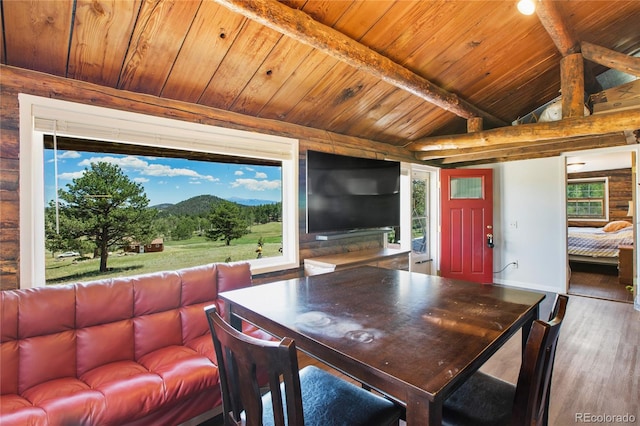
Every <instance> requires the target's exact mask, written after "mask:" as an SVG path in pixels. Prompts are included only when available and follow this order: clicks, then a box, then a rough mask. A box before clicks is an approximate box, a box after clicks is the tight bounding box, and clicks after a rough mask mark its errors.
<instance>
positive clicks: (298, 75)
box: [258, 50, 339, 121]
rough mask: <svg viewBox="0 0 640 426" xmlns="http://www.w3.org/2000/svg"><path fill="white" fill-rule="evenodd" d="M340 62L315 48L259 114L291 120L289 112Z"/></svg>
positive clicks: (264, 116)
mask: <svg viewBox="0 0 640 426" xmlns="http://www.w3.org/2000/svg"><path fill="white" fill-rule="evenodd" d="M338 64H339V62H338V61H336V60H335V59H333V58H332V57H330V56H327V55H325V54H323V53H320V52H318V51H315V50H313V51H312V52H311V53H310V54H309V56H307V58H305V60H304V61H303V62H302V64H300V66H299V67H298V68H297V69H296V70H295V71H294V72H293V74H291V75H290V76H289V79H288V80H287V81H286V82H285V83H284V84H283V85H282V86H281V87H280V88H279V89H278V91H277V92H276V93H275V94H274V95H273V97H272V98H271V99H270V100H269V103H268V104H267V105H265V107H264V108H263V109H262V110H261V111H260V112H259V114H258V116H259V117H263V118H272V119H276V120H285V121H290V119H289V114H290V113H291V111H293V110H294V109H295V108H296V107H297V106H298V104H299V103H300V102H302V101H303V100H305V99H307V97H308V96H309V93H310V92H311V90H313V88H314V86H315V85H316V83H317V82H318V81H320V80H322V79H325V78H326V77H327V75H330V74H331V72H332V70H333V68H335V67H336V66H338Z"/></svg>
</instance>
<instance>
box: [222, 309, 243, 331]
mask: <svg viewBox="0 0 640 426" xmlns="http://www.w3.org/2000/svg"><path fill="white" fill-rule="evenodd" d="M226 317H227V318H225V320H226V321H227V322H228V323H229V324H231V327H233V328H235V329H236V330H238V331H242V320H241V319H240V318H238V316H237V315H233V305H231V304H230V305H229V306H228V307H227V314H226Z"/></svg>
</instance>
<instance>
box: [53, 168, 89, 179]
mask: <svg viewBox="0 0 640 426" xmlns="http://www.w3.org/2000/svg"><path fill="white" fill-rule="evenodd" d="M83 174H84V170H81V171H79V172H69V173H60V174H59V175H58V179H60V180H72V179H78V178H80V177H82V175H83Z"/></svg>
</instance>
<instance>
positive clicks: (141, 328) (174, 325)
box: [133, 309, 182, 361]
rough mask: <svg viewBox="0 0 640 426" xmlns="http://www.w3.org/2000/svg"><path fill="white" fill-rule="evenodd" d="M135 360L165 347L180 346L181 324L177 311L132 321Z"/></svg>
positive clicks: (140, 317) (136, 318) (146, 316)
mask: <svg viewBox="0 0 640 426" xmlns="http://www.w3.org/2000/svg"><path fill="white" fill-rule="evenodd" d="M133 332H134V340H135V343H134V351H135V360H136V361H140V358H142V357H143V356H144V355H146V354H148V353H150V352H153V351H156V350H158V349H160V348H164V347H166V346H174V345H181V344H182V324H180V312H179V311H178V310H177V309H174V310H171V311H166V312H160V313H157V314H152V315H142V316H139V317H135V318H134V319H133Z"/></svg>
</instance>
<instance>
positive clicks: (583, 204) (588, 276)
mask: <svg viewBox="0 0 640 426" xmlns="http://www.w3.org/2000/svg"><path fill="white" fill-rule="evenodd" d="M566 161H567V226H568V228H567V232H568V238H567V243H568V244H567V245H568V247H567V251H568V259H569V268H570V276H569V290H568V292H569V294H574V295H579V296H586V297H594V298H599V299H606V300H613V301H619V302H627V303H632V302H633V294H632V292H631V291H629V290H628V289H627V286H631V285H633V277H634V275H635V273H634V269H635V265H634V263H635V262H634V259H635V257H634V235H635V232H634V226H633V224H634V223H635V221H634V216H635V212H634V210H635V209H634V206H635V198H634V188H635V173H634V167H633V164H634V163H635V161H634V152H631V151H617V152H606V153H600V154H595V155H576V156H569V157H567V160H566Z"/></svg>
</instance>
